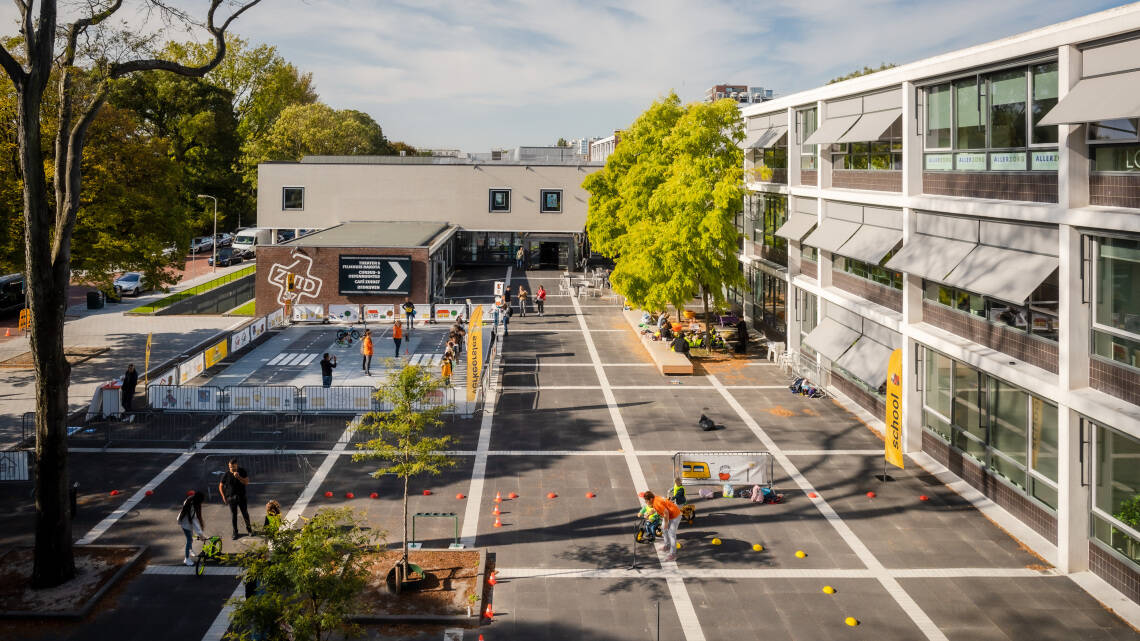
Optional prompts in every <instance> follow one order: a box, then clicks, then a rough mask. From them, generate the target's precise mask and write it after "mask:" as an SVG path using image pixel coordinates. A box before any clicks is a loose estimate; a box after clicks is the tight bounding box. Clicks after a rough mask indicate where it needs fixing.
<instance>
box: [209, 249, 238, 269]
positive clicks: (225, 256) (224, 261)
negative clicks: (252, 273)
mask: <svg viewBox="0 0 1140 641" xmlns="http://www.w3.org/2000/svg"><path fill="white" fill-rule="evenodd" d="M241 261H242V257H241V254H240V253H238V252H236V251H234V249H233V248H232V247H222V248H221V249H219V250H218V267H229V266H230V265H238V264H240V263H241ZM206 262H207V263H209V264H210V265H211V266H213V264H214V257H213V256H210V258H209V260H207V261H206Z"/></svg>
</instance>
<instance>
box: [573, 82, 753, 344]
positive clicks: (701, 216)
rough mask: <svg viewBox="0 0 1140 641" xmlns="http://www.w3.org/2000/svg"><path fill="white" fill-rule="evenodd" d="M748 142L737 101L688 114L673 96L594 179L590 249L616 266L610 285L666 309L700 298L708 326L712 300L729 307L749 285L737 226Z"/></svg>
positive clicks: (640, 123)
mask: <svg viewBox="0 0 1140 641" xmlns="http://www.w3.org/2000/svg"><path fill="white" fill-rule="evenodd" d="M743 138H744V134H743V127H742V123H741V121H740V114H739V111H738V108H737V106H736V104H735V102H733V101H732V100H729V99H726V100H720V101H717V102H715V103H712V104H707V103H694V104H691V105H687V106H685V107H682V106H681V104H680V100H679V99H678V98H677V96H676V95H675V94H670V95H669V96H668V97H666V98H664V99H662V100H658V101H656V102H654V103H653V104H652V105H651V106H650V107H649V109H647V110H646V111H645V112H644V113H643V114H642V115H641V116H639V117H638V119H637V120H636V121H635V122H634V123H633V126H631V127H630V128H629V130H627V131H626V132H624V133H623V135H622V141H621V144H619V145H618V146H617V147H616V148H615V150H614V153H613V154H611V155H610V157H609V158H608V159H607V161H606V166H605V168H604V169H603V170H602V171H599V172H595V173H593V174H591V175H590V176H588V177H587V178H586V180H585V182H584V183H583V186H584V187H585V189H586V190H587V191H589V192H590V201H589V210H588V214H587V219H586V228H587V233H588V234H589V237H590V243H591V246H592V247H593V248H594V250H595V251H597V252H599V253H601V254H603V255H605V256H609V257H612V258H614V265H615V266H614V271H613V273H612V274H610V282H611V283H612V284H613V286H614V289H615V290H616V291H618V292H619V293H621V294H622V295H623V296H625V297H626V298H628V299H629V300H630V302H632V303H633V304H635V305H637V306H639V307H642V308H645V309H657V310H660V309H664V308H666V307H667V306H669V305H673V306H675V307H677V308H681V307H682V306H684V305H685V304H686V303H688V302H689V301H691V300H692V299H693V298H695V297H698V296H700V297H701V299H702V300H703V303H704V311H705V320H706V326H707V325H708V320H709V304H710V302H711V303H712V306H713V307H714V308H720V307H722V306H723V305H724V304H725V298H724V291H725V288H726V287H744V285H745V283H744V279H743V276H742V275H741V273H740V268H739V264H738V261H737V258H736V255H737V253H738V242H739V232H738V231H737V229H736V226H735V217H736V214H737V212H739V211H740V208H741V206H742V204H743V186H742V185H743V152H742V151H741V150H740V147H739V143H740V141H741V140H743Z"/></svg>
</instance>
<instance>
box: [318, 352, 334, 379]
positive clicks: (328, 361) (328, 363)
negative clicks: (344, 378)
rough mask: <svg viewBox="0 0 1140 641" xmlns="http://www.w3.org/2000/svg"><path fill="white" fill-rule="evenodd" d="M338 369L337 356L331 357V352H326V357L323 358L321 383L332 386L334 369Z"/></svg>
mask: <svg viewBox="0 0 1140 641" xmlns="http://www.w3.org/2000/svg"><path fill="white" fill-rule="evenodd" d="M334 369H336V356H333V357H331V358H330V357H329V353H328V352H325V357H324V358H322V359H321V385H324V386H325V387H332V371H333V370H334Z"/></svg>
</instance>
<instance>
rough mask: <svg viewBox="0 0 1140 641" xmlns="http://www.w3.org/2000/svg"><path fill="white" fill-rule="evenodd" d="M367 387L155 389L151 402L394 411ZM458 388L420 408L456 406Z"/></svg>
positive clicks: (179, 407) (232, 408) (238, 408)
mask: <svg viewBox="0 0 1140 641" xmlns="http://www.w3.org/2000/svg"><path fill="white" fill-rule="evenodd" d="M375 393H376V388H373V387H367V386H337V387H323V386H320V385H306V386H304V387H292V386H288V385H230V386H227V387H224V388H219V387H213V386H208V385H203V386H200V387H193V386H182V385H151V386H150V387H149V388H147V400H148V401H149V402H150V406H151V407H152V408H154V409H155V410H158V411H177V412H207V413H208V412H241V413H244V412H280V413H286V414H289V413H312V414H320V413H333V414H345V413H356V414H359V413H361V412H373V411H381V412H386V411H389V410H391V409H392V408H391V406H390V405H389V404H387V403H383V402H381V401H379V400H377V399H376V398H374V395H375ZM455 397H456V391H455V388H453V387H449V388H444V389H439V390H436V391H435V392H433V393H432V395H431V396H430V397H429V398H428V399H427V401H426V402H425V403H422V404H420V405H419V406H418V408H428V407H439V406H441V405H451V404H454V402H455Z"/></svg>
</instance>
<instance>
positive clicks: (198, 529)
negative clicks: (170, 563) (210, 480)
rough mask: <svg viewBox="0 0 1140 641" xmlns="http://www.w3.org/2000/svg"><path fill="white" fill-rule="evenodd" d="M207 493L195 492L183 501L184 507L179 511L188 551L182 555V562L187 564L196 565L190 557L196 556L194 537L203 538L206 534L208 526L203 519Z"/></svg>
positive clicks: (179, 520) (179, 522)
mask: <svg viewBox="0 0 1140 641" xmlns="http://www.w3.org/2000/svg"><path fill="white" fill-rule="evenodd" d="M204 498H206V495H205V494H203V493H201V492H194V493H193V494H191V495H190V496H187V497H186V500H185V501H182V509H181V510H179V511H178V525H180V526H181V527H182V533H183V534H185V535H186V552H185V553H184V554H183V555H182V562H183V563H185V564H186V565H194V561H192V560H191V558H190V557H192V556H194V554H193V550H194V537H195V536H196V537H198V538H202V537H203V536H205V534H204V532H205V530H206V526H205V524H204V523H203V521H202V499H204Z"/></svg>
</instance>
